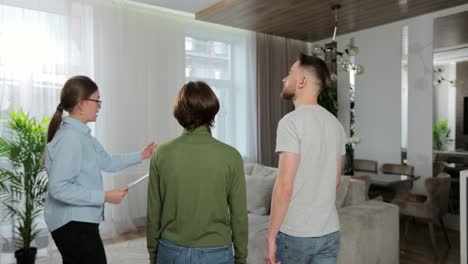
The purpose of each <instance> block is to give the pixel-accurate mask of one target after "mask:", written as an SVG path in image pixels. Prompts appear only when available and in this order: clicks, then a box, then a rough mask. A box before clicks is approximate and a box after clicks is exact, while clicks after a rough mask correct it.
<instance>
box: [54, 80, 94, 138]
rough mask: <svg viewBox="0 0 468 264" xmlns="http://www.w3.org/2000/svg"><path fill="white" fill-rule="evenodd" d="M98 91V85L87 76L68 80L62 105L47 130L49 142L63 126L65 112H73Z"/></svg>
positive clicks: (61, 99) (61, 96) (62, 93)
mask: <svg viewBox="0 0 468 264" xmlns="http://www.w3.org/2000/svg"><path fill="white" fill-rule="evenodd" d="M97 90H98V87H97V85H96V83H95V82H94V81H93V80H91V79H90V78H89V77H86V76H74V77H71V78H70V79H68V81H67V82H66V83H65V84H64V85H63V88H62V90H61V91H60V103H59V105H58V106H57V110H56V111H55V114H54V116H53V117H52V120H50V123H49V129H48V130H47V142H50V141H52V139H53V138H54V135H55V133H56V132H57V130H58V129H59V127H60V125H61V124H62V114H63V110H65V111H67V112H69V113H70V112H71V111H72V110H73V108H74V107H75V106H76V105H77V104H78V103H79V102H81V101H82V100H84V99H86V98H89V97H90V96H91V95H92V94H93V93H94V92H96V91H97Z"/></svg>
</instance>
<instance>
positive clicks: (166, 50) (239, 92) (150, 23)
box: [94, 1, 256, 237]
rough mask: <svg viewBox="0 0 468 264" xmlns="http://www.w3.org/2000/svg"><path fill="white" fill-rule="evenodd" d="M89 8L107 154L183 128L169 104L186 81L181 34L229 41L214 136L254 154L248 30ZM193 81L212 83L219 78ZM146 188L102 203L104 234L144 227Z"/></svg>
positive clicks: (112, 182) (131, 173)
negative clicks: (118, 201) (226, 71)
mask: <svg viewBox="0 0 468 264" xmlns="http://www.w3.org/2000/svg"><path fill="white" fill-rule="evenodd" d="M94 13H95V18H94V23H95V34H94V41H95V54H96V55H95V76H96V81H97V82H98V84H99V85H100V87H101V95H102V98H103V101H104V103H103V108H102V110H101V114H100V116H99V120H98V122H97V124H96V131H97V136H98V138H99V139H100V140H101V142H102V143H103V144H104V145H105V146H106V147H107V149H108V150H109V151H110V152H113V153H119V152H128V151H134V150H137V149H139V148H141V147H143V146H144V145H145V144H146V143H148V142H150V141H152V140H154V141H156V142H157V143H161V142H164V141H167V140H169V139H172V138H174V137H176V136H178V135H179V134H180V133H181V131H182V129H181V127H180V126H179V125H178V124H177V122H176V120H175V119H174V117H173V116H172V107H173V103H174V100H175V96H176V94H177V92H178V91H179V89H180V88H181V87H182V85H183V84H184V83H185V82H186V81H187V80H188V79H189V78H186V77H187V76H186V74H185V73H186V67H187V65H188V64H187V57H186V52H185V40H186V38H187V37H194V38H201V39H203V40H205V41H218V42H226V43H229V45H231V50H232V56H231V58H232V60H231V62H230V63H229V65H228V66H229V72H230V76H231V77H230V82H229V85H228V86H227V87H225V88H226V90H224V91H223V94H222V96H220V100H221V111H220V114H219V116H218V119H217V121H216V128H215V130H216V133H215V136H216V137H217V138H218V139H220V140H221V141H224V142H226V143H228V144H231V145H233V146H234V147H236V148H237V149H238V150H239V151H240V152H241V154H242V155H243V157H244V158H245V159H246V160H249V161H255V160H256V140H255V137H256V128H255V126H256V120H255V117H256V114H255V102H256V98H255V93H256V92H255V83H256V82H255V57H256V56H255V38H254V35H253V33H251V32H247V31H243V30H237V29H232V28H228V27H222V26H215V25H210V24H207V23H203V22H199V21H195V20H194V19H193V18H192V17H188V16H183V15H180V14H169V13H165V12H163V11H160V10H158V9H154V8H149V7H147V6H141V5H135V4H133V3H131V2H126V1H120V2H119V1H113V2H107V3H99V4H96V5H94ZM208 77H210V76H208ZM196 79H197V80H200V79H202V80H206V81H208V83H210V84H211V85H213V83H212V82H211V81H212V80H213V79H216V78H215V77H211V78H207V79H208V80H207V79H206V78H205V79H204V78H200V77H197V78H196ZM218 95H219V94H218ZM219 124H228V125H225V126H221V125H219ZM148 169H149V162H148V161H146V162H144V163H143V164H141V165H138V166H134V167H131V168H128V169H126V170H125V171H123V172H119V173H117V174H116V175H112V176H108V177H107V176H106V177H105V185H106V187H108V188H118V187H121V186H123V185H125V184H126V183H127V182H129V181H131V180H133V179H136V178H137V177H139V176H141V175H143V174H145V173H147V172H148ZM146 188H147V186H146V184H140V185H137V186H136V187H134V188H133V189H131V190H130V191H129V193H128V195H127V198H126V200H125V201H124V203H123V204H121V205H118V206H112V205H109V206H107V207H106V212H105V216H106V220H105V223H104V224H103V225H102V226H101V230H102V233H103V235H104V236H106V237H108V236H111V237H112V236H115V235H116V234H119V233H121V232H125V231H129V230H132V229H135V227H136V226H140V225H144V223H145V220H146Z"/></svg>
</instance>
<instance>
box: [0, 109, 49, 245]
mask: <svg viewBox="0 0 468 264" xmlns="http://www.w3.org/2000/svg"><path fill="white" fill-rule="evenodd" d="M48 121H49V120H48V119H46V118H43V119H40V120H39V119H36V118H35V117H30V116H29V115H28V114H26V113H24V112H23V111H22V110H19V111H17V112H15V111H14V110H11V112H10V115H9V118H8V119H7V120H5V121H4V122H5V123H4V125H5V130H6V131H4V137H0V158H6V159H7V160H8V163H9V166H7V168H0V199H1V205H3V206H4V207H5V208H6V209H7V215H6V217H7V218H13V219H14V220H15V235H17V236H18V238H19V240H18V242H19V246H20V248H21V249H23V250H24V251H25V252H29V250H30V249H31V242H32V241H33V240H34V238H36V237H37V235H38V233H39V230H38V228H37V221H36V220H37V217H38V216H39V215H40V214H41V212H42V210H43V208H44V203H45V196H46V191H47V176H46V173H45V170H44V166H43V164H42V161H41V160H42V156H43V153H44V148H45V145H46V142H47V140H46V131H47V124H48Z"/></svg>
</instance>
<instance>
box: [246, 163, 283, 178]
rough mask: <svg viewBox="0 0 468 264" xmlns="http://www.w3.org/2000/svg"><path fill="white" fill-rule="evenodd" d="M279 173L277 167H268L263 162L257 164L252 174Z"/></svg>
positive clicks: (273, 174)
mask: <svg viewBox="0 0 468 264" xmlns="http://www.w3.org/2000/svg"><path fill="white" fill-rule="evenodd" d="M277 173H278V169H277V168H273V167H267V166H263V165H261V164H256V165H255V167H254V168H253V171H252V176H261V177H267V176H276V174H277Z"/></svg>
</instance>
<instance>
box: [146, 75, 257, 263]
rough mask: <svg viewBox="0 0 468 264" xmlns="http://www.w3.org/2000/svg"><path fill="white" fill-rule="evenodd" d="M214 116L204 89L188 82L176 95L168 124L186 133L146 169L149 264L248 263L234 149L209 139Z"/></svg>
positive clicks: (215, 105)
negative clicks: (173, 120) (173, 121)
mask: <svg viewBox="0 0 468 264" xmlns="http://www.w3.org/2000/svg"><path fill="white" fill-rule="evenodd" d="M218 111H219V102H218V99H217V97H216V95H215V94H214V92H213V91H212V90H211V88H210V87H209V86H208V85H207V84H206V83H204V82H189V83H187V84H186V85H184V86H183V87H182V89H181V90H180V92H179V94H178V95H177V98H176V103H175V106H174V116H175V118H176V119H177V121H178V122H179V124H180V125H182V126H183V127H184V132H183V133H182V135H181V136H179V137H177V138H175V139H174V140H172V141H169V142H167V143H165V144H162V145H159V146H158V148H157V150H156V152H155V153H154V155H153V158H152V160H151V165H150V179H149V185H148V216H147V220H148V223H147V224H148V225H147V240H148V241H147V242H148V252H149V255H150V263H151V264H155V263H184V264H190V263H191V264H202V263H203V264H212V263H213V264H214V263H216V264H221V263H226V264H227V263H236V264H238V263H246V259H247V241H248V230H247V229H248V223H247V205H246V192H245V178H244V170H243V161H242V158H241V156H240V154H239V152H238V151H237V150H236V149H234V148H233V147H231V146H229V145H226V144H224V143H222V142H220V141H218V140H216V139H214V138H213V137H212V135H211V127H213V124H214V120H215V116H216V114H217V113H218ZM233 249H234V250H233ZM233 251H234V254H233Z"/></svg>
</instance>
